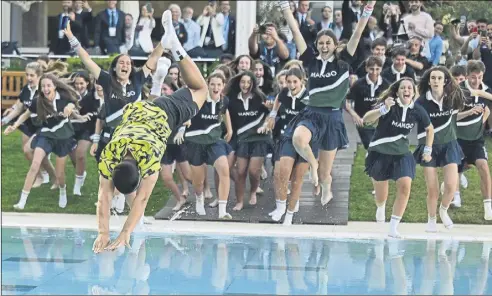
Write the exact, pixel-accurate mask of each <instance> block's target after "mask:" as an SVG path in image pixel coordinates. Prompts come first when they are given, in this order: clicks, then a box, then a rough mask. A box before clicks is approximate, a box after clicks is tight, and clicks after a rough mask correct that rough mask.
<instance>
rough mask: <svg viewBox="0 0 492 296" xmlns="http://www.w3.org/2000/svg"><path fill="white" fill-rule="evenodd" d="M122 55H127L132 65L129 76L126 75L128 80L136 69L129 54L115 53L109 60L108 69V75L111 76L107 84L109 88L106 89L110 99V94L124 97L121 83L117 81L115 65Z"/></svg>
mask: <svg viewBox="0 0 492 296" xmlns="http://www.w3.org/2000/svg"><path fill="white" fill-rule="evenodd" d="M123 56H127V57H128V58H129V59H130V61H131V65H132V66H131V71H130V76H129V77H128V79H129V80H130V81H131V80H132V79H133V76H134V75H135V73H136V72H137V69H136V68H135V64H134V63H133V60H132V59H131V57H130V56H129V55H127V54H119V55H117V56H116V57H115V58H114V59H113V61H112V62H111V65H110V66H109V69H108V72H109V75H110V76H111V84H110V86H109V90H107V93H108V94H109V96H110V97H109V98H110V99H111V96H112V94H114V95H116V98H118V99H125V97H124V96H123V87H122V85H121V83H120V82H119V81H118V76H116V65H117V64H118V62H119V60H120V58H121V57H123Z"/></svg>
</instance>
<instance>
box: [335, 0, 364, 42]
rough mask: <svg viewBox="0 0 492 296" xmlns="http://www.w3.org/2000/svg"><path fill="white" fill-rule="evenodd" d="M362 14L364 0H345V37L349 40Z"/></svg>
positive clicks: (343, 7) (343, 9) (343, 35)
mask: <svg viewBox="0 0 492 296" xmlns="http://www.w3.org/2000/svg"><path fill="white" fill-rule="evenodd" d="M361 15H362V1H360V0H344V1H343V4H342V16H343V32H342V37H340V38H343V39H347V40H349V39H350V37H351V36H352V33H353V31H354V28H355V25H356V24H357V22H358V21H359V19H360V16H361Z"/></svg>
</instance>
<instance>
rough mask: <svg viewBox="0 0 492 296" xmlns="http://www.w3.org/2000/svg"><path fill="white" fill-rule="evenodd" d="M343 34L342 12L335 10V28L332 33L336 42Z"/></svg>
mask: <svg viewBox="0 0 492 296" xmlns="http://www.w3.org/2000/svg"><path fill="white" fill-rule="evenodd" d="M342 32H343V16H342V11H341V10H339V9H337V10H335V26H334V27H333V33H335V36H337V40H340V39H341V38H342Z"/></svg>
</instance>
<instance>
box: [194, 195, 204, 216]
mask: <svg viewBox="0 0 492 296" xmlns="http://www.w3.org/2000/svg"><path fill="white" fill-rule="evenodd" d="M195 210H196V213H197V214H198V215H200V216H205V215H206V214H207V213H206V212H205V201H204V197H203V196H201V197H198V196H197V198H196V204H195Z"/></svg>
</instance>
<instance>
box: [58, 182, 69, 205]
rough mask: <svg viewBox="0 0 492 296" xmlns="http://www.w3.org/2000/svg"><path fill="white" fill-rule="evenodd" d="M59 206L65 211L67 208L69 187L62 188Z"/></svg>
mask: <svg viewBox="0 0 492 296" xmlns="http://www.w3.org/2000/svg"><path fill="white" fill-rule="evenodd" d="M58 206H59V207H60V208H62V209H64V208H65V207H66V206H67V186H66V185H65V188H60V197H59V199H58Z"/></svg>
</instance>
